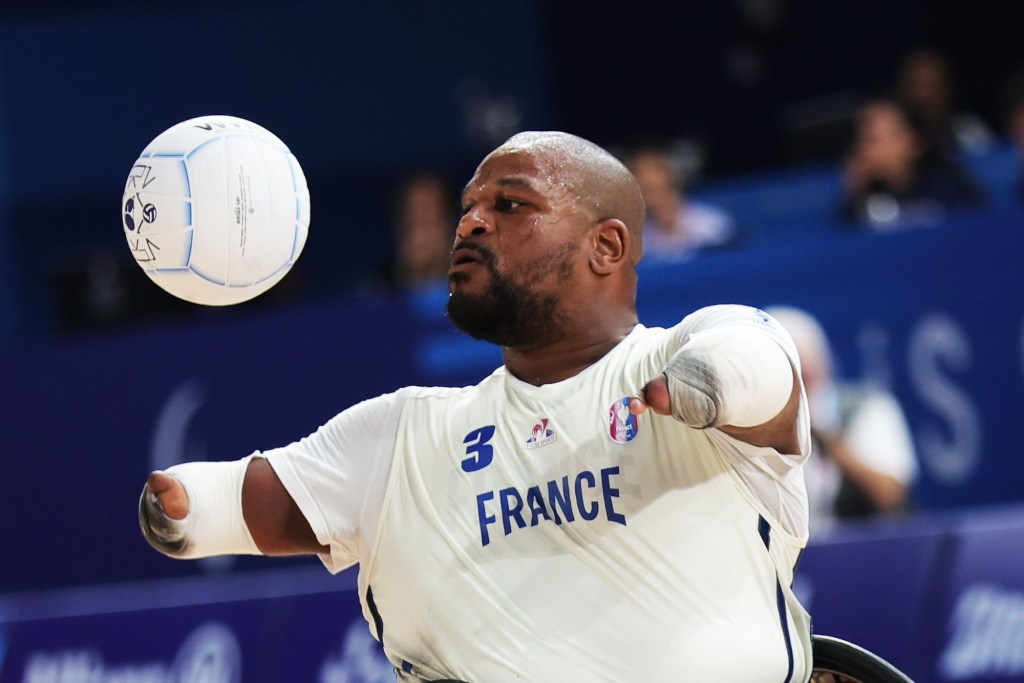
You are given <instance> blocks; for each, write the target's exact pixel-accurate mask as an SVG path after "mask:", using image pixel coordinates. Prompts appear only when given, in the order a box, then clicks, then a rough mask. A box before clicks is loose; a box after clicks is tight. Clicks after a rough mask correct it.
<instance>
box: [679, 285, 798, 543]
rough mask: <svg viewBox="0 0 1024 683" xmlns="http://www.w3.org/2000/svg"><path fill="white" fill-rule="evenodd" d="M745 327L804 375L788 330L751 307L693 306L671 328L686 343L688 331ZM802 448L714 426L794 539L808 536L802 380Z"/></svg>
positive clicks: (734, 462)
mask: <svg viewBox="0 0 1024 683" xmlns="http://www.w3.org/2000/svg"><path fill="white" fill-rule="evenodd" d="M725 325H728V326H742V327H749V328H751V329H755V330H757V331H758V332H759V333H760V334H765V335H767V336H768V337H769V338H771V339H772V340H774V341H775V342H776V343H777V344H778V345H779V346H781V347H782V350H783V351H784V352H785V353H786V356H787V357H788V358H789V361H790V363H792V365H793V368H794V369H795V370H796V373H797V377H798V378H799V377H800V376H801V371H800V357H799V355H798V354H797V350H796V344H795V343H794V342H793V338H792V337H791V336H790V335H789V333H788V332H786V330H785V329H784V328H783V327H782V325H781V324H779V323H778V322H777V321H776V320H775V319H774V318H772V317H771V316H770V315H769V314H768V313H765V312H764V311H762V310H760V309H758V308H753V307H750V306H742V305H737V304H722V305H716V306H708V307H705V308H701V309H699V310H697V311H694V312H693V313H691V314H690V315H688V316H686V317H685V318H684V319H683V320H682V322H680V323H679V324H678V325H676V326H675V327H674V328H673V330H672V331H673V333H674V334H675V336H676V339H675V343H677V344H678V345H680V346H681V345H682V344H685V343H686V341H687V340H688V339H689V338H690V335H692V334H694V333H696V332H699V331H701V330H706V329H710V328H712V327H718V326H725ZM797 438H798V442H799V452H798V453H779V452H778V451H776V450H775V449H773V448H763V447H758V446H753V445H750V444H747V443H744V442H741V441H739V440H737V439H735V438H733V437H731V436H729V435H727V434H724V433H723V432H720V431H717V430H716V435H715V437H714V439H713V440H714V441H715V442H716V443H717V444H718V447H719V452H720V453H721V454H722V456H723V457H724V458H725V459H726V461H728V462H729V463H730V465H731V466H732V467H733V469H734V471H735V472H736V473H737V474H738V475H739V477H740V479H742V480H743V482H744V483H745V485H746V486H747V488H748V489H749V490H750V492H751V493H752V494H753V495H754V496H755V497H756V498H757V499H758V500H759V501H760V502H761V504H762V505H764V507H765V509H766V510H767V512H768V513H769V514H770V515H771V516H772V517H773V518H774V519H775V520H777V521H778V522H779V523H780V524H781V526H782V528H783V529H785V530H786V531H787V532H789V533H790V534H791V535H792V536H794V537H796V538H802V537H805V536H806V533H807V532H806V529H807V491H806V486H805V484H804V477H803V467H802V465H803V463H804V462H805V461H806V460H807V457H808V455H809V454H810V451H811V421H810V411H809V409H808V405H807V395H806V391H805V390H804V388H803V383H802V381H801V387H800V408H799V410H798V412H797Z"/></svg>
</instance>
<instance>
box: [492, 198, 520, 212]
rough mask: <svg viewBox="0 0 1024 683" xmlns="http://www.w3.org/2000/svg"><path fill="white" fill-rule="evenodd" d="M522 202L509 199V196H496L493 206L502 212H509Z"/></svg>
mask: <svg viewBox="0 0 1024 683" xmlns="http://www.w3.org/2000/svg"><path fill="white" fill-rule="evenodd" d="M523 204H524V202H521V201H519V200H517V199H511V198H509V197H498V198H497V199H496V200H495V201H494V208H495V209H496V210H498V211H500V212H502V213H510V212H512V211H515V210H516V209H518V208H519V207H520V206H523Z"/></svg>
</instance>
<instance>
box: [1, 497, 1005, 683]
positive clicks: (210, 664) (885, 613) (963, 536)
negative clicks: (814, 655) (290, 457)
mask: <svg viewBox="0 0 1024 683" xmlns="http://www.w3.org/2000/svg"><path fill="white" fill-rule="evenodd" d="M163 561H164V562H173V561H172V560H169V559H167V560H163ZM264 562H267V563H269V562H271V561H270V560H264ZM795 588H796V590H797V593H798V594H799V595H800V596H801V600H802V601H803V602H804V604H805V605H806V606H807V607H808V609H809V611H810V612H811V615H812V619H813V624H814V629H815V632H817V633H823V634H827V635H833V636H837V637H840V638H844V639H846V640H850V641H853V642H856V643H858V644H860V645H862V646H864V647H867V648H868V649H869V650H872V651H874V652H875V653H877V654H879V655H881V656H883V657H885V658H886V659H888V660H889V661H891V662H892V663H893V664H895V665H897V666H898V667H900V668H901V669H902V670H904V671H905V672H906V673H907V674H908V675H910V676H911V677H912V678H913V679H914V680H916V681H918V683H928V682H931V681H934V682H936V683H982V682H983V681H985V682H988V683H992V682H996V683H1010V682H1011V681H1016V682H1020V681H1024V507H1021V506H1011V507H1006V508H998V509H990V510H985V511H971V512H960V513H937V514H932V515H927V516H922V517H920V518H918V519H914V520H903V521H889V522H879V523H876V524H871V525H858V526H850V527H846V528H839V529H838V530H836V531H834V532H832V533H831V534H830V535H829V536H827V537H824V538H821V539H818V540H816V541H814V542H812V543H811V545H810V547H809V548H808V549H807V550H806V551H805V553H804V556H803V558H802V559H801V562H800V566H799V567H798V571H797V576H796V581H795ZM5 652H6V655H5V654H4V653H5ZM84 680H89V681H92V680H117V681H121V682H122V683H136V682H141V681H164V680H217V681H239V680H302V681H322V682H324V683H327V682H329V681H361V682H365V683H377V682H380V683H383V682H384V681H393V680H394V679H393V674H392V673H391V669H390V666H389V665H388V663H387V661H386V660H385V659H384V657H383V655H382V653H381V650H380V647H379V646H378V645H377V643H376V642H375V641H374V640H373V639H372V637H371V635H370V630H369V626H368V625H367V623H366V621H365V620H364V619H363V616H362V614H361V613H360V608H359V601H358V597H357V595H356V591H355V574H354V572H353V571H352V570H349V571H346V572H343V573H342V574H340V575H338V576H336V577H331V576H330V575H329V574H328V573H327V572H326V570H324V569H323V568H321V567H296V568H287V569H265V570H263V571H259V572H252V573H249V574H242V575H237V576H233V577H220V578H216V577H211V578H189V579H164V580H160V581H150V582H140V583H134V584H127V585H122V586H97V587H92V588H75V589H65V590H59V591H49V592H44V593H37V594H22V595H19V596H8V597H6V598H3V597H0V683H6V682H8V681H11V682H12V683H13V682H15V681H23V682H25V683H42V682H44V681H46V682H48V683H59V682H61V681H84Z"/></svg>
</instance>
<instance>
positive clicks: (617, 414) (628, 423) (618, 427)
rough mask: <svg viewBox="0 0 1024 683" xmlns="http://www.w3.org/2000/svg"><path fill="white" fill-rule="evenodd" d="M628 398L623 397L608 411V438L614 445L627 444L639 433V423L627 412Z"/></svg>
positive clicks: (634, 416)
mask: <svg viewBox="0 0 1024 683" xmlns="http://www.w3.org/2000/svg"><path fill="white" fill-rule="evenodd" d="M629 402H630V398H629V396H623V397H622V398H620V399H619V400H618V401H616V402H615V403H613V404H612V407H611V408H609V409H608V436H609V437H611V440H612V441H614V442H615V443H629V442H630V441H632V440H633V439H635V438H636V435H637V434H638V433H639V432H640V422H639V421H638V420H637V419H636V415H634V414H633V413H631V412H629Z"/></svg>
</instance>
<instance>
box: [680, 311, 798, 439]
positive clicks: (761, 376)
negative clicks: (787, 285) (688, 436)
mask: <svg viewBox="0 0 1024 683" xmlns="http://www.w3.org/2000/svg"><path fill="white" fill-rule="evenodd" d="M665 378H666V380H667V382H668V391H669V396H670V399H671V406H672V415H673V417H675V418H676V419H678V420H681V421H682V422H685V423H686V424H688V425H690V426H691V427H695V428H698V429H706V428H708V427H722V426H732V427H740V428H747V427H755V426H758V425H762V424H765V423H767V422H769V421H771V420H772V419H773V418H774V417H776V416H777V415H779V414H780V413H781V412H782V410H783V408H785V407H786V406H787V405H788V403H789V400H790V397H791V394H792V392H793V386H794V375H793V368H792V365H791V364H790V362H789V358H788V357H787V356H786V352H785V351H783V350H782V347H780V346H779V345H778V344H777V343H776V342H775V341H774V340H772V339H770V338H769V337H768V336H767V335H764V334H760V333H759V332H758V331H756V330H754V329H751V328H749V327H746V326H740V325H724V326H721V327H714V328H710V329H707V330H702V331H700V332H697V333H695V334H694V335H693V336H692V337H691V338H690V339H689V340H688V341H687V342H686V343H685V344H684V345H683V346H682V347H681V348H680V349H679V351H677V352H676V353H675V355H673V356H672V358H671V360H670V361H669V363H668V365H667V367H666V368H665Z"/></svg>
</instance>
